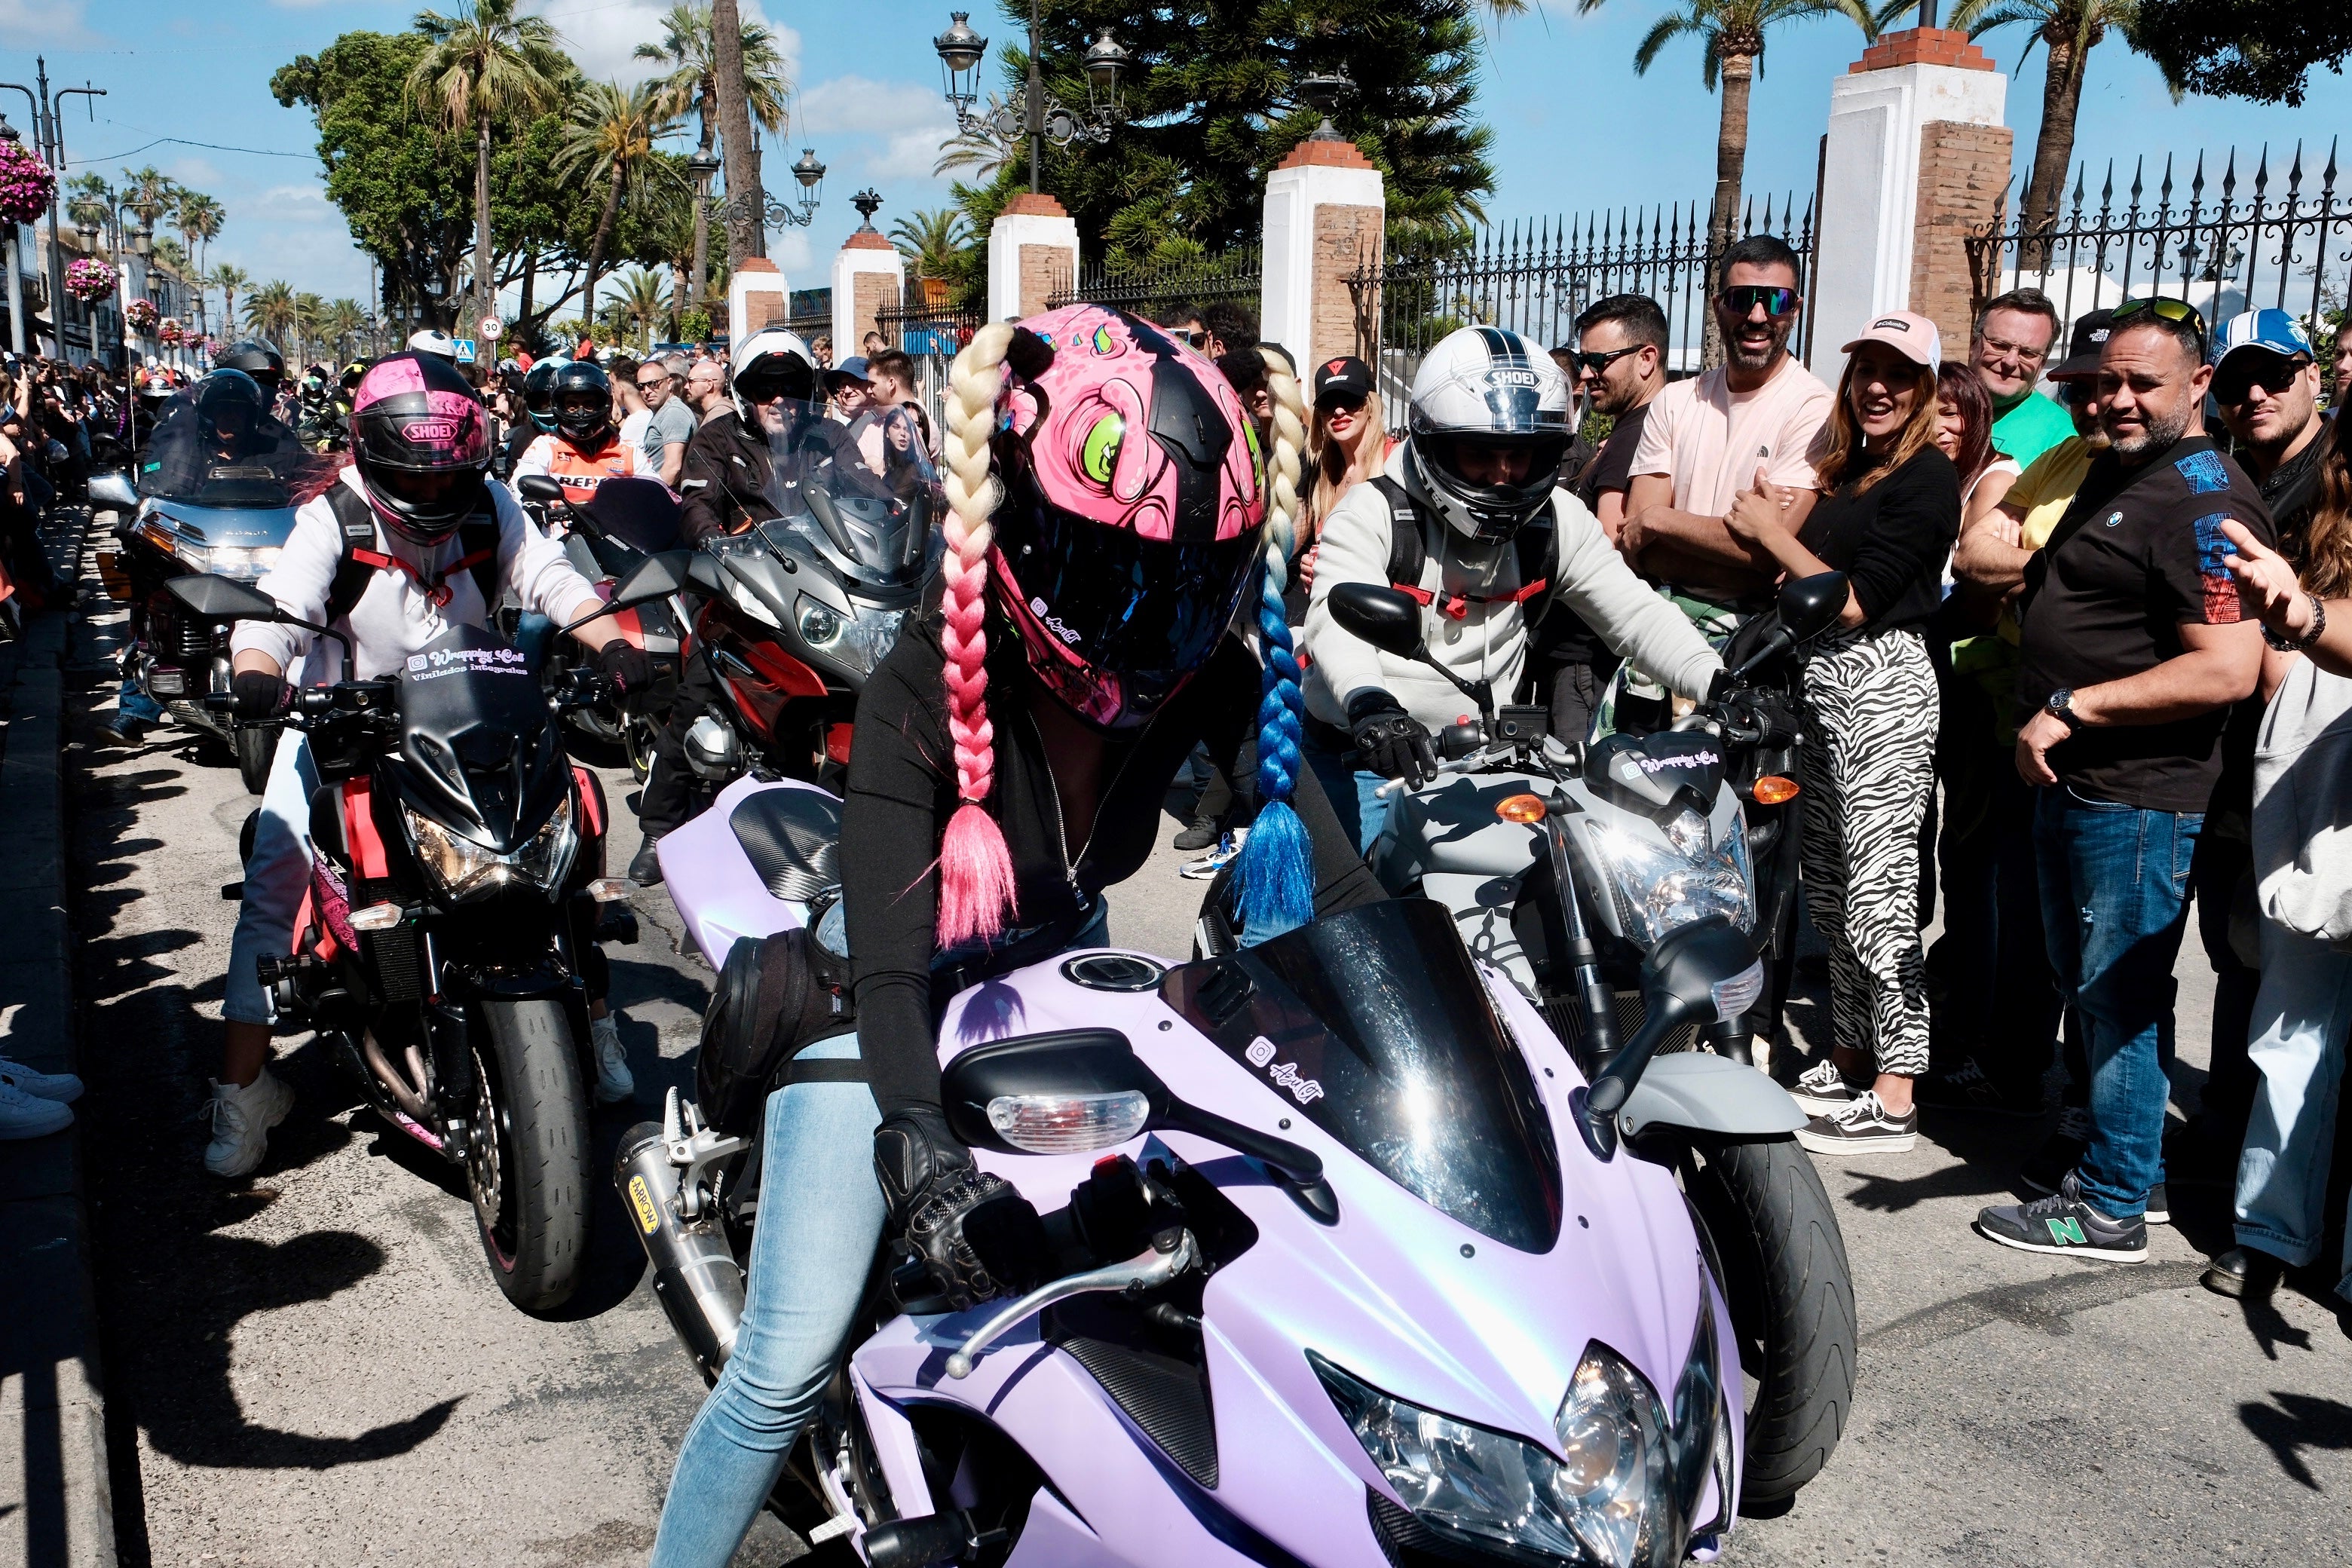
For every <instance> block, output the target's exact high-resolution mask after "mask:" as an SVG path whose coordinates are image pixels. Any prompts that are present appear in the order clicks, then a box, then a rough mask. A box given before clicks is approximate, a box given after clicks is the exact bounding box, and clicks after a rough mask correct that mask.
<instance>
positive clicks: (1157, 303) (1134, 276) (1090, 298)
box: [1045, 245, 1265, 321]
mask: <svg viewBox="0 0 2352 1568" xmlns="http://www.w3.org/2000/svg"><path fill="white" fill-rule="evenodd" d="M1264 285H1265V265H1264V261H1263V253H1262V252H1261V251H1260V249H1259V247H1256V246H1255V245H1248V246H1236V247H1234V248H1233V249H1231V250H1228V251H1226V252H1224V253H1223V255H1220V256H1213V257H1204V258H1202V259H1200V260H1198V261H1186V262H1179V263H1176V264H1174V265H1172V266H1167V267H1123V268H1118V269H1116V270H1114V269H1112V268H1109V267H1108V266H1106V265H1105V264H1103V263H1100V262H1097V263H1096V264H1095V265H1093V266H1091V267H1080V268H1078V275H1077V277H1076V279H1073V280H1071V281H1070V282H1069V283H1067V284H1066V285H1065V286H1063V287H1062V288H1059V289H1055V290H1053V291H1052V292H1051V293H1049V294H1048V295H1046V297H1045V308H1046V309H1047V310H1056V309H1058V308H1060V307H1061V306H1064V305H1073V304H1077V303H1080V302H1084V303H1086V304H1089V305H1115V306H1117V307H1118V309H1120V310H1125V311H1128V312H1129V313H1130V314H1132V315H1137V316H1141V317H1143V318H1144V319H1145V320H1146V321H1160V320H1161V319H1163V318H1164V317H1165V316H1166V315H1167V314H1168V312H1170V311H1171V310H1175V309H1177V308H1178V307H1179V306H1183V305H1191V306H1194V307H1198V306H1202V305H1207V304H1210V303H1213V302H1217V301H1223V300H1234V301H1239V302H1241V303H1244V304H1246V305H1247V306H1248V307H1249V310H1250V314H1251V316H1252V317H1253V318H1254V317H1255V316H1256V314H1257V305H1258V298H1259V295H1260V293H1261V291H1262V290H1263V288H1264Z"/></svg>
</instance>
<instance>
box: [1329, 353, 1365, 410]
mask: <svg viewBox="0 0 2352 1568" xmlns="http://www.w3.org/2000/svg"><path fill="white" fill-rule="evenodd" d="M1333 392H1339V393H1346V394H1349V395H1352V396H1356V397H1370V395H1372V367H1371V366H1370V365H1368V364H1366V363H1364V362H1363V361H1362V360H1360V359H1358V358H1357V357H1356V356H1355V355H1354V354H1341V355H1340V356H1339V358H1337V359H1327V360H1325V361H1324V362H1323V363H1321V364H1318V365H1317V366H1316V367H1315V401H1316V402H1317V403H1318V404H1319V403H1321V402H1322V401H1323V399H1324V397H1325V395H1327V394H1329V393H1333Z"/></svg>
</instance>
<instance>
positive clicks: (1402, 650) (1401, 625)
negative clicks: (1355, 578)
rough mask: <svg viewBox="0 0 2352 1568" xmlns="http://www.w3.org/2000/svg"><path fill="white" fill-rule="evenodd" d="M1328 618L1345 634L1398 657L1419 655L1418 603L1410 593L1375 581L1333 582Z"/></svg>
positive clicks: (1326, 602) (1422, 649) (1327, 601)
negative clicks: (1383, 585) (1382, 585)
mask: <svg viewBox="0 0 2352 1568" xmlns="http://www.w3.org/2000/svg"><path fill="white" fill-rule="evenodd" d="M1324 603H1325V604H1327V605H1329V606H1330V610H1331V618H1332V619H1333V620H1334V621H1337V622H1338V623H1339V628H1340V629H1341V630H1342V631H1345V632H1346V633H1347V634H1348V635H1349V636H1350V637H1356V638H1358V639H1359V640H1360V641H1363V642H1368V643H1370V644H1371V645H1372V646H1373V647H1376V648H1378V649H1380V650H1381V652H1382V653H1385V654H1392V655H1394V656H1395V657H1396V658H1423V657H1424V656H1425V654H1426V652H1427V650H1426V649H1424V648H1423V647H1422V642H1421V605H1419V604H1418V603H1416V602H1415V601H1414V599H1413V597H1412V595H1410V594H1407V593H1405V592H1404V591H1403V590H1402V589H1398V588H1383V587H1381V585H1380V584H1377V583H1335V584H1332V586H1331V593H1330V596H1329V597H1328V598H1327V599H1326V600H1325V601H1324Z"/></svg>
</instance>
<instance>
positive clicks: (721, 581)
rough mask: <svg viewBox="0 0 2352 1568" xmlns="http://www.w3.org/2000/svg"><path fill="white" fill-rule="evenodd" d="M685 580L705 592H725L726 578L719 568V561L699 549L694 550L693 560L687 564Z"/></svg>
mask: <svg viewBox="0 0 2352 1568" xmlns="http://www.w3.org/2000/svg"><path fill="white" fill-rule="evenodd" d="M686 580H687V581H688V583H691V584H693V585H694V586H696V587H698V588H699V589H701V590H702V591H703V592H704V593H706V594H721V595H723V594H725V593H726V592H727V578H726V576H725V574H722V573H721V572H720V571H719V563H718V562H716V561H714V560H712V559H711V558H710V557H709V556H708V555H705V554H704V553H702V552H700V551H699V550H698V551H696V552H694V559H693V561H692V562H690V563H688V565H687V568H686Z"/></svg>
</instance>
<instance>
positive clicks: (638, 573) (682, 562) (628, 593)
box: [604, 550, 709, 610]
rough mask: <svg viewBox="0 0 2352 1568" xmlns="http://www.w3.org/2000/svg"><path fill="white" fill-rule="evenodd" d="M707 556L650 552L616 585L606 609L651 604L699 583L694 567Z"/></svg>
mask: <svg viewBox="0 0 2352 1568" xmlns="http://www.w3.org/2000/svg"><path fill="white" fill-rule="evenodd" d="M708 559H709V558H708V557H707V556H705V555H704V554H703V553H702V552H700V551H698V550H665V551H663V552H661V553H660V554H658V555H648V556H646V558H645V559H644V560H643V561H640V562H638V563H637V566H636V570H635V571H634V572H631V573H630V574H628V575H627V576H625V577H624V578H622V579H621V580H620V582H618V583H616V584H614V586H613V596H612V598H611V599H609V600H607V601H606V602H605V605H604V608H605V609H606V610H626V609H630V608H633V607H635V605H649V604H652V603H653V602H654V601H655V600H656V599H667V598H668V597H669V596H670V595H672V594H675V593H678V592H680V591H681V590H683V589H684V588H685V587H686V586H687V584H688V583H694V584H696V585H697V586H700V585H701V584H700V582H699V579H698V577H697V576H696V574H695V568H696V567H698V566H699V565H700V564H701V563H703V562H704V561H706V560H708Z"/></svg>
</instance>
